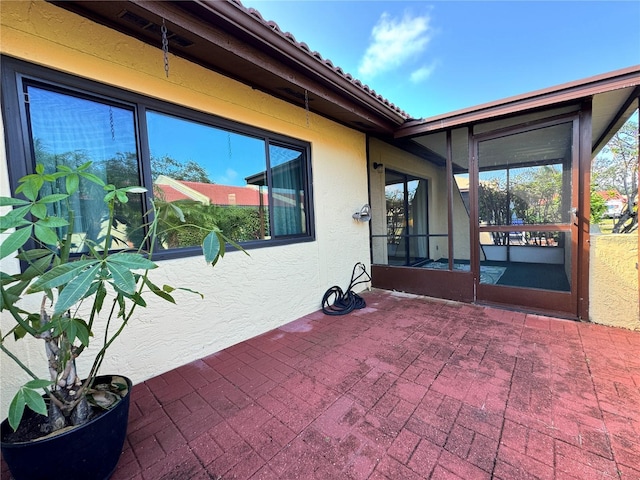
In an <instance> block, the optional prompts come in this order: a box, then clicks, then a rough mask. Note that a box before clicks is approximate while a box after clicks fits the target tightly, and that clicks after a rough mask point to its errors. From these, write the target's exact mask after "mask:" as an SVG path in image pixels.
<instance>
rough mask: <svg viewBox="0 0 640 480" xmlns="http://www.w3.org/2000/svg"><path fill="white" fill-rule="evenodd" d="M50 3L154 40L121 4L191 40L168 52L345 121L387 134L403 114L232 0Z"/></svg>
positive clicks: (128, 0)
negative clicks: (122, 13) (131, 21)
mask: <svg viewBox="0 0 640 480" xmlns="http://www.w3.org/2000/svg"><path fill="white" fill-rule="evenodd" d="M51 3H53V4H55V5H57V6H59V7H61V8H65V9H68V10H71V11H73V12H75V13H77V14H79V15H82V16H84V17H86V18H89V19H91V20H93V21H96V22H98V23H101V24H103V25H106V26H108V27H110V28H113V29H115V30H118V31H120V32H122V33H125V34H127V35H131V36H133V37H135V38H138V39H139V40H141V41H143V42H145V43H148V44H150V45H153V46H155V47H159V42H158V38H157V35H152V33H151V32H150V31H143V30H141V29H137V27H136V26H135V25H131V24H128V23H127V22H126V21H124V20H123V19H122V18H121V17H119V16H118V15H117V14H115V13H114V12H117V11H122V10H125V9H126V10H128V11H131V12H133V13H135V14H136V15H139V16H141V17H143V18H144V19H146V20H149V21H150V22H154V23H156V25H158V24H161V23H162V20H163V19H164V21H165V23H166V26H167V28H168V29H169V30H170V31H172V32H175V33H177V34H179V35H180V37H183V38H186V39H188V40H189V41H191V42H193V44H194V45H195V46H196V47H195V48H194V47H184V46H180V45H172V44H171V41H170V44H169V49H170V52H171V53H172V54H174V55H177V56H181V57H183V58H186V59H188V60H190V61H193V62H195V63H198V64H200V65H202V66H204V67H205V68H209V69H211V70H213V71H216V72H218V73H222V74H224V75H227V76H229V77H230V78H234V79H235V80H238V81H240V82H243V83H245V84H247V85H249V86H251V87H252V88H255V89H258V90H261V91H264V92H266V93H268V94H270V95H273V96H275V97H278V98H281V99H283V100H285V101H288V102H290V103H294V104H296V105H298V106H301V107H303V108H308V109H309V110H310V111H312V112H315V113H318V114H320V115H322V116H325V117H327V118H330V119H332V120H335V121H337V122H339V123H342V124H344V125H347V126H349V127H351V128H355V129H358V130H360V131H363V132H366V133H372V134H381V135H392V134H393V132H394V131H395V130H396V128H397V127H398V126H400V125H402V124H403V123H404V122H405V120H406V118H407V115H406V114H405V113H404V112H402V111H401V110H400V109H399V108H397V107H395V106H394V105H392V104H390V103H389V102H388V101H386V100H385V99H384V98H382V97H381V96H379V95H377V94H375V92H373V91H372V90H369V89H368V87H366V86H365V85H363V84H361V83H360V82H359V81H357V80H355V79H353V78H352V77H351V76H350V75H348V74H344V73H343V72H342V71H341V70H340V69H336V68H332V65H331V64H330V62H328V61H322V59H321V57H320V56H319V54H317V53H316V52H311V51H309V50H306V49H305V48H304V47H305V45H304V44H300V43H297V42H296V41H295V39H293V37H292V36H290V35H285V34H283V33H282V32H280V31H279V29H277V26H275V24H272V23H268V22H265V21H264V20H262V19H261V17H260V16H259V14H257V12H255V11H254V10H251V9H246V8H245V7H243V6H242V4H241V3H240V2H237V1H204V0H192V1H163V2H158V1H144V0H114V1H110V2H93V1H55V0H51Z"/></svg>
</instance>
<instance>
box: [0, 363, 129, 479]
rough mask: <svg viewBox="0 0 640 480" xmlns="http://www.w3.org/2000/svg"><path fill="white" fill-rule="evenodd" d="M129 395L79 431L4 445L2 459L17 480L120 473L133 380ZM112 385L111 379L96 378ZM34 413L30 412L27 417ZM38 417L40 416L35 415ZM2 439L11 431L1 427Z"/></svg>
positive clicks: (99, 381)
mask: <svg viewBox="0 0 640 480" xmlns="http://www.w3.org/2000/svg"><path fill="white" fill-rule="evenodd" d="M122 378H124V379H125V380H126V381H127V385H128V387H129V388H128V392H127V394H126V395H125V396H124V397H123V398H122V400H120V401H119V402H118V403H117V404H116V406H115V407H113V408H112V409H111V410H108V411H106V412H104V413H103V414H101V415H99V416H98V417H96V418H94V419H92V420H90V421H89V422H87V423H85V424H84V425H81V426H79V427H77V428H74V429H72V430H69V431H67V432H65V433H61V434H59V435H55V436H53V437H49V438H44V439H41V440H34V441H31V442H24V443H6V442H4V441H2V442H1V447H2V456H3V458H4V460H5V461H6V462H7V465H8V466H9V470H10V471H11V474H12V475H13V478H14V479H15V480H60V479H65V480H76V479H77V480H89V479H91V480H102V479H108V478H109V477H110V476H111V475H112V474H113V471H114V470H115V469H116V465H117V464H118V460H119V459H120V455H121V453H122V447H123V445H124V440H125V437H126V435H127V421H128V419H129V400H130V397H131V386H132V385H131V380H129V379H128V378H126V377H122ZM105 379H106V381H107V382H110V379H111V375H102V376H100V377H97V378H96V383H101V382H102V383H106V382H104V380H105ZM27 412H31V410H29V409H26V410H25V414H27ZM34 415H36V414H34ZM0 428H1V431H2V438H3V439H4V432H7V431H10V430H11V427H10V426H9V422H8V420H6V419H5V420H4V421H3V422H2V425H1V426H0Z"/></svg>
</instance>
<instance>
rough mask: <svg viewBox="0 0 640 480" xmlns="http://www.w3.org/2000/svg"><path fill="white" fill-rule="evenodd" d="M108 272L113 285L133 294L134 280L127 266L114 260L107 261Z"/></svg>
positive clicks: (134, 288)
mask: <svg viewBox="0 0 640 480" xmlns="http://www.w3.org/2000/svg"><path fill="white" fill-rule="evenodd" d="M107 266H108V267H109V272H111V278H112V279H113V283H114V285H115V286H116V287H117V288H118V289H119V290H122V291H123V292H125V293H127V294H129V295H133V294H134V292H135V291H136V280H135V278H134V276H133V273H131V270H129V269H128V268H127V267H125V266H123V265H120V264H118V263H115V262H108V263H107Z"/></svg>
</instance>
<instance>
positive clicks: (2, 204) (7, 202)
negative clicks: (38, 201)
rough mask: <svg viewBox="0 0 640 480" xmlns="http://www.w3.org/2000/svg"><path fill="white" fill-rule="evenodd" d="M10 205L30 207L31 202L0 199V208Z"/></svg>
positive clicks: (9, 198)
mask: <svg viewBox="0 0 640 480" xmlns="http://www.w3.org/2000/svg"><path fill="white" fill-rule="evenodd" d="M11 205H31V202H28V201H27V200H22V199H21V198H13V197H0V207H8V206H11Z"/></svg>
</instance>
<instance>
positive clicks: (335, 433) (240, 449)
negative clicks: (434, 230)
mask: <svg viewBox="0 0 640 480" xmlns="http://www.w3.org/2000/svg"><path fill="white" fill-rule="evenodd" d="M363 296H364V298H365V299H366V302H367V307H366V308H364V309H362V310H357V311H355V312H354V313H351V314H350V315H347V316H337V317H332V316H326V315H324V314H323V313H322V312H316V313H313V314H311V315H308V316H306V317H304V318H301V319H299V320H297V321H294V322H292V323H289V324H287V325H285V326H283V327H282V328H279V329H277V330H274V331H271V332H268V333H266V334H264V335H261V336H259V337H256V338H253V339H251V340H248V341H246V342H242V343H240V344H238V345H235V346H233V347H231V348H228V349H226V350H224V351H222V352H219V353H217V354H215V355H212V356H210V357H207V358H203V359H201V360H198V361H196V362H193V363H191V364H189V365H186V366H183V367H180V368H178V369H176V370H172V371H170V372H168V373H166V374H164V375H161V376H159V377H155V378H153V379H151V380H148V381H147V382H144V383H143V384H140V385H136V386H135V387H134V388H133V391H132V403H131V413H130V420H129V431H128V437H127V441H126V445H125V450H124V453H123V456H122V458H121V460H120V463H119V465H118V468H117V470H116V472H115V474H114V476H113V479H114V480H124V479H145V480H146V479H153V480H157V479H194V480H195V479H233V478H237V479H307V478H309V479H311V478H318V479H325V480H326V479H351V478H354V479H402V480H410V479H420V478H431V479H444V478H448V479H452V478H453V479H457V478H462V479H474V480H475V479H483V478H496V479H518V480H521V479H529V478H531V479H533V478H536V479H538V478H539V479H565V478H566V479H569V478H579V479H601V478H615V479H636V480H637V479H640V442H639V441H638V439H639V438H640V355H639V352H640V332H631V331H627V330H622V329H615V328H609V327H604V326H599V325H593V324H588V323H578V322H572V321H568V320H561V319H554V318H549V317H543V316H539V315H527V314H524V313H520V312H513V311H508V310H500V309H494V308H488V307H482V306H475V305H467V304H458V303H454V302H446V301H439V300H434V299H429V298H424V297H415V296H408V295H402V294H395V293H391V292H387V291H380V290H374V291H373V292H368V293H365V294H363Z"/></svg>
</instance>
